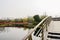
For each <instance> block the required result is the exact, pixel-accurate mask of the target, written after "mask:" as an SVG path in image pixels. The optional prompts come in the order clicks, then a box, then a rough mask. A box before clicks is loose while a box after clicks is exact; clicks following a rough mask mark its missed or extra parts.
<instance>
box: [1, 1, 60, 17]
mask: <svg viewBox="0 0 60 40" xmlns="http://www.w3.org/2000/svg"><path fill="white" fill-rule="evenodd" d="M45 11H46V14H47V15H51V16H60V0H0V18H3V17H4V18H6V17H13V18H19V17H25V16H33V15H35V14H39V15H42V14H44V12H45Z"/></svg>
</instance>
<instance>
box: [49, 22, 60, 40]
mask: <svg viewBox="0 0 60 40" xmlns="http://www.w3.org/2000/svg"><path fill="white" fill-rule="evenodd" d="M48 39H49V40H60V21H51V23H50V25H49V27H48Z"/></svg>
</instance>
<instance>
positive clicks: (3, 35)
mask: <svg viewBox="0 0 60 40" xmlns="http://www.w3.org/2000/svg"><path fill="white" fill-rule="evenodd" d="M26 34H28V29H26V30H24V28H17V27H5V28H0V40H22V38H23V37H24V36H25V35H26ZM32 37H33V40H39V38H38V37H35V36H33V35H32Z"/></svg>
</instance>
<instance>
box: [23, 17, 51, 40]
mask: <svg viewBox="0 0 60 40" xmlns="http://www.w3.org/2000/svg"><path fill="white" fill-rule="evenodd" d="M49 18H50V19H49ZM47 19H49V20H50V21H51V17H50V16H48V17H45V18H44V19H43V20H42V21H41V22H39V23H38V24H37V25H36V26H35V27H34V28H33V29H30V31H29V33H28V34H27V35H26V36H25V37H24V38H23V39H22V40H26V39H27V38H28V37H29V36H30V35H31V34H32V33H33V32H34V31H35V30H36V28H38V27H39V26H40V25H41V24H42V23H44V21H46V20H47ZM50 21H49V22H50Z"/></svg>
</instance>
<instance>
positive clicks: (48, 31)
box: [22, 16, 60, 40]
mask: <svg viewBox="0 0 60 40" xmlns="http://www.w3.org/2000/svg"><path fill="white" fill-rule="evenodd" d="M36 30H37V31H36ZM32 35H34V36H36V37H39V38H40V39H39V40H59V39H60V21H54V20H52V17H51V16H48V17H45V18H44V19H43V20H42V21H41V22H40V23H39V24H37V25H36V26H35V27H34V28H32V29H30V30H29V32H28V34H27V35H26V36H24V37H23V38H22V40H33V38H32Z"/></svg>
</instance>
